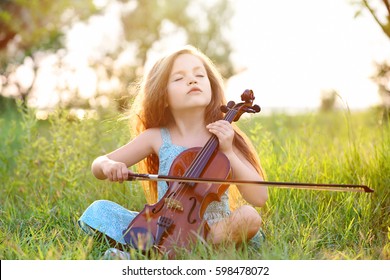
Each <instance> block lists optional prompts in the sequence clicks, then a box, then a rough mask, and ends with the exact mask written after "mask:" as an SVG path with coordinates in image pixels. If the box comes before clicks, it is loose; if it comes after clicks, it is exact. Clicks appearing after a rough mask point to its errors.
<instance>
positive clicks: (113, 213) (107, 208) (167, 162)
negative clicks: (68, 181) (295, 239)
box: [78, 128, 262, 247]
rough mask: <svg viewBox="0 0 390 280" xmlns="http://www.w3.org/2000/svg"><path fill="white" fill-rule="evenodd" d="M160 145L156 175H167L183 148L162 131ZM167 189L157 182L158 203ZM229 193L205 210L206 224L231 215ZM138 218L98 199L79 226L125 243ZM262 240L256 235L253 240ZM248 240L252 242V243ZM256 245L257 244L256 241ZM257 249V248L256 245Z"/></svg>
mask: <svg viewBox="0 0 390 280" xmlns="http://www.w3.org/2000/svg"><path fill="white" fill-rule="evenodd" d="M161 137H162V145H161V147H160V150H159V154H158V157H159V171H158V174H159V175H168V173H169V169H170V166H171V165H172V162H173V160H174V159H175V158H176V157H177V156H178V155H179V154H180V153H181V152H183V151H184V150H186V149H187V148H186V147H182V146H178V145H174V144H173V143H172V141H171V137H170V134H169V131H168V129H166V128H161ZM167 189H168V185H167V183H166V182H163V181H159V182H158V184H157V192H158V200H160V199H161V198H162V197H163V196H164V194H165V192H166V191H167ZM229 209H230V208H229V198H228V193H227V192H226V193H225V194H223V195H222V197H221V201H220V202H219V201H214V202H212V203H210V204H209V206H208V207H207V209H206V211H205V214H204V217H203V218H204V219H205V220H206V221H207V222H208V224H209V225H211V224H213V223H216V222H218V221H221V220H222V219H225V218H227V217H228V216H229V215H230V210H229ZM137 215H138V212H136V211H130V210H128V209H126V208H124V207H122V206H120V205H119V204H117V203H115V202H112V201H108V200H97V201H95V202H93V203H92V204H91V205H90V206H89V207H88V208H87V209H86V210H85V212H84V213H83V214H82V216H81V217H80V218H79V220H78V224H79V226H80V227H81V228H82V229H83V230H84V231H85V232H86V233H88V234H91V235H93V234H94V231H95V230H97V231H99V232H101V233H103V234H105V235H106V236H108V237H110V238H112V239H113V240H115V241H116V242H118V243H121V244H125V240H124V238H123V233H122V232H123V231H124V230H125V229H126V228H127V226H128V225H129V224H130V222H131V221H132V220H133V219H134V217H136V216H137ZM259 237H260V239H261V238H262V234H261V232H259V233H258V234H257V235H256V236H255V237H253V238H252V240H253V241H254V239H259ZM252 240H251V241H252ZM256 243H257V242H256ZM256 247H257V246H256Z"/></svg>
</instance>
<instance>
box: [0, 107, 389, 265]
mask: <svg viewBox="0 0 390 280" xmlns="http://www.w3.org/2000/svg"><path fill="white" fill-rule="evenodd" d="M117 119H118V117H117V116H101V117H99V118H97V119H88V120H83V121H80V120H77V119H75V118H72V117H70V116H69V114H68V113H67V112H65V111H61V112H57V113H55V114H54V115H52V116H51V117H50V120H49V121H37V120H36V119H35V117H34V112H32V111H28V112H25V113H20V112H19V113H15V112H14V111H12V110H8V111H7V112H5V113H3V114H1V115H0V131H1V132H0V143H1V144H0V180H1V189H0V259H100V258H101V257H102V255H103V253H104V251H105V250H106V249H107V248H109V245H108V244H107V243H106V242H105V241H104V240H103V241H102V240H96V239H93V238H91V237H89V236H86V235H85V234H84V233H83V232H82V231H81V230H80V229H79V228H78V226H77V219H78V217H79V216H80V215H81V214H82V212H83V211H84V210H85V209H86V207H88V205H89V204H90V203H92V202H93V201H94V200H98V199H109V200H112V201H115V202H117V203H119V204H121V205H123V206H124V207H126V208H129V209H133V210H141V209H142V208H143V205H144V203H145V200H144V198H143V193H142V190H141V188H140V187H139V186H138V185H137V184H135V185H134V186H133V187H131V188H129V186H128V184H110V183H108V182H105V181H98V180H96V179H95V178H94V177H93V176H92V175H91V172H90V164H91V162H92V160H93V159H94V158H95V157H96V156H98V155H101V154H103V153H106V152H108V151H111V150H113V149H115V148H117V147H119V146H120V145H122V144H124V143H126V142H127V141H128V140H129V139H130V135H129V132H128V127H127V123H126V121H118V120H117ZM377 119H378V118H377V116H376V115H375V113H374V112H372V111H366V112H360V113H349V112H336V113H331V114H318V113H312V114H304V115H297V116H288V115H283V114H275V115H271V116H263V115H261V113H260V114H259V116H256V117H252V118H248V119H242V120H241V121H240V123H239V126H240V127H241V128H242V129H243V130H244V131H246V132H247V133H248V135H249V136H250V138H251V139H252V141H253V143H254V145H255V147H256V150H257V151H258V153H259V156H260V158H261V161H262V165H263V167H264V168H265V170H266V173H267V176H268V180H271V181H296V182H321V183H354V184H368V185H369V186H370V187H372V188H373V189H375V193H373V194H365V193H340V192H324V191H308V190H290V189H277V188H270V198H269V200H268V202H267V205H266V207H264V208H263V209H259V211H260V212H261V214H262V217H263V220H264V231H265V233H266V236H267V240H266V242H265V243H264V244H263V246H262V247H261V249H260V250H258V251H255V250H253V249H252V248H247V247H246V246H245V245H243V246H242V247H241V248H240V249H239V250H236V249H235V248H233V247H232V245H229V244H226V245H224V246H221V247H219V248H213V247H210V246H202V245H198V246H194V249H193V251H192V252H191V253H186V252H184V253H183V254H181V255H180V257H181V258H184V259H200V258H204V259H293V260H295V259H368V260H371V259H389V258H390V215H389V213H390V196H389V193H390V190H389V187H390V176H389V174H390V127H389V125H386V124H379V123H378V122H377ZM132 254H133V257H134V258H141V259H142V258H143V256H140V255H138V254H137V253H136V252H132Z"/></svg>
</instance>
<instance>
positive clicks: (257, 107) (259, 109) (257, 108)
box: [252, 104, 261, 113]
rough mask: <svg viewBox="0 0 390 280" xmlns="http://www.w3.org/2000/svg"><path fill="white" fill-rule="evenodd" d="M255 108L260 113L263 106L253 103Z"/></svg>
mask: <svg viewBox="0 0 390 280" xmlns="http://www.w3.org/2000/svg"><path fill="white" fill-rule="evenodd" d="M252 108H253V110H254V111H255V112H256V113H258V112H260V111H261V108H260V106H259V105H257V104H255V105H253V107H252Z"/></svg>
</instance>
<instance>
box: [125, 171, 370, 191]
mask: <svg viewBox="0 0 390 280" xmlns="http://www.w3.org/2000/svg"><path fill="white" fill-rule="evenodd" d="M128 180H129V181H134V180H140V181H165V182H183V183H209V184H221V185H222V184H230V185H264V186H267V187H276V188H289V189H306V190H320V191H341V192H366V193H372V192H374V190H373V189H371V188H369V187H368V186H366V185H352V184H316V183H295V182H272V181H247V180H230V179H226V180H221V179H216V178H188V177H179V176H166V175H156V174H137V173H133V174H129V179H128Z"/></svg>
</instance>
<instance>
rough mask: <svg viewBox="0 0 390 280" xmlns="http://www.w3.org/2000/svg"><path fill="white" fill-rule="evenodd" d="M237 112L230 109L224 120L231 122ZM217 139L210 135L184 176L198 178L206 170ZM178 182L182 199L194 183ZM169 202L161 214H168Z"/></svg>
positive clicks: (171, 213)
mask: <svg viewBox="0 0 390 280" xmlns="http://www.w3.org/2000/svg"><path fill="white" fill-rule="evenodd" d="M236 114H237V110H233V109H230V110H229V111H228V112H227V113H226V115H225V118H224V120H227V121H229V123H231V122H232V121H233V119H234V118H235V116H236ZM217 141H218V138H217V136H215V135H214V134H213V135H212V136H211V137H210V139H209V140H208V141H207V143H206V144H205V146H204V147H203V148H202V149H201V150H200V151H199V152H198V154H197V155H196V156H195V159H194V160H193V162H192V163H191V164H190V166H189V168H188V169H187V170H186V171H185V172H184V174H183V176H184V177H189V178H196V177H199V176H200V175H201V173H202V171H203V170H204V168H205V166H206V164H207V162H206V163H204V162H205V159H208V160H209V159H210V158H211V156H212V154H213V152H214V151H215V149H216V148H217V145H218V142H217ZM214 145H215V147H214V148H213V146H214ZM201 163H204V164H201ZM202 165H203V166H202ZM177 184H179V186H178V190H177V192H176V197H177V198H175V199H177V200H178V201H181V200H182V198H183V197H184V195H185V194H186V193H187V192H188V190H189V187H190V185H191V184H193V183H188V182H187V183H183V182H177ZM167 204H169V203H167V202H164V205H163V208H162V209H161V210H160V211H161V215H160V216H165V217H166V216H167V213H168V209H169V205H167ZM173 216H174V212H173V211H171V212H170V216H169V218H171V219H172V218H173Z"/></svg>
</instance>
